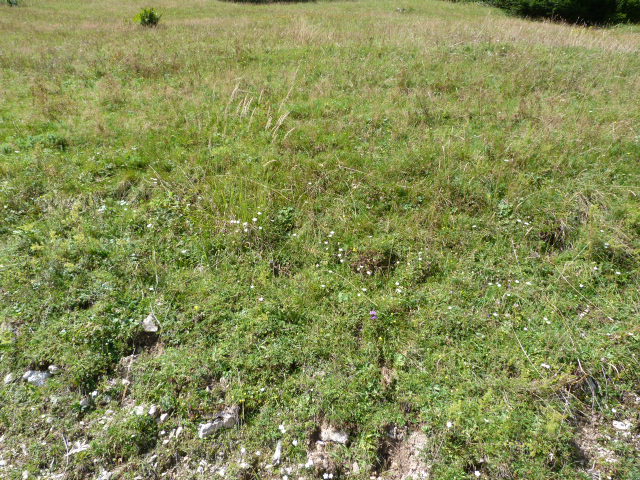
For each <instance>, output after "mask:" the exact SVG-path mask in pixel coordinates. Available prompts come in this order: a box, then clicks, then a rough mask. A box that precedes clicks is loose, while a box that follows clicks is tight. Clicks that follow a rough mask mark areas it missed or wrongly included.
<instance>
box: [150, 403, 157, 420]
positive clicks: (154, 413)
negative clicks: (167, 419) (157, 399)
mask: <svg viewBox="0 0 640 480" xmlns="http://www.w3.org/2000/svg"><path fill="white" fill-rule="evenodd" d="M149 416H151V417H153V418H156V417H157V416H158V407H157V406H155V405H151V407H149Z"/></svg>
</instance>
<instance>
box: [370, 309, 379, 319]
mask: <svg viewBox="0 0 640 480" xmlns="http://www.w3.org/2000/svg"><path fill="white" fill-rule="evenodd" d="M369 315H371V320H377V319H378V312H376V311H375V310H371V311H370V312H369Z"/></svg>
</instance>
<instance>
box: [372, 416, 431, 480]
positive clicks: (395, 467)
mask: <svg viewBox="0 0 640 480" xmlns="http://www.w3.org/2000/svg"><path fill="white" fill-rule="evenodd" d="M427 444H428V437H427V435H426V434H425V433H424V432H423V431H422V430H421V429H416V430H412V431H408V430H407V429H406V428H402V429H401V428H398V427H396V426H390V427H389V428H388V429H387V435H386V438H385V439H384V441H383V442H382V443H381V444H380V448H379V449H378V464H377V465H376V470H377V471H378V473H382V474H383V476H384V478H385V479H389V480H409V479H412V480H418V479H428V478H429V477H430V470H431V465H428V464H427V462H426V459H425V448H426V446H427Z"/></svg>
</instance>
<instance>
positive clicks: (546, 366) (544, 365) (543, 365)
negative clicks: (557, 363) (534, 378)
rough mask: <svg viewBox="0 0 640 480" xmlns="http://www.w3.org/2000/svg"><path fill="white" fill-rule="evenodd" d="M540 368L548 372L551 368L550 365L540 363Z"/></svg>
mask: <svg viewBox="0 0 640 480" xmlns="http://www.w3.org/2000/svg"><path fill="white" fill-rule="evenodd" d="M540 366H541V367H542V368H546V369H547V370H549V369H550V368H551V365H549V364H548V363H541V364H540Z"/></svg>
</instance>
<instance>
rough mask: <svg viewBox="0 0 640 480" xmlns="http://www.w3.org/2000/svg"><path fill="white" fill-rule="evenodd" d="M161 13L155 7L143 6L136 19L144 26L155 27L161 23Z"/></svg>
mask: <svg viewBox="0 0 640 480" xmlns="http://www.w3.org/2000/svg"><path fill="white" fill-rule="evenodd" d="M160 17H162V15H160V14H159V13H158V12H157V11H156V10H155V8H143V9H142V10H141V11H140V13H138V15H136V18H135V21H136V23H139V24H140V25H142V26H143V27H155V26H157V25H158V23H160Z"/></svg>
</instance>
